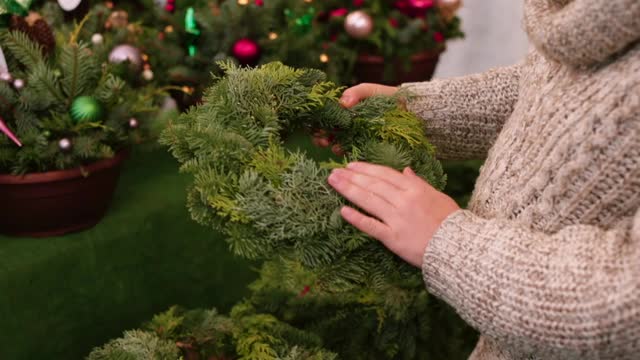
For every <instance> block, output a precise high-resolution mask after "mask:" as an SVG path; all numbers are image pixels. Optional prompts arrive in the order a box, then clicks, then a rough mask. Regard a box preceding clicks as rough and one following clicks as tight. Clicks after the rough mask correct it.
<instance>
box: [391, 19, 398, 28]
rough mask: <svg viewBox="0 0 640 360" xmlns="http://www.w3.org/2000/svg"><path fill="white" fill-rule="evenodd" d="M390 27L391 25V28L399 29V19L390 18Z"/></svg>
mask: <svg viewBox="0 0 640 360" xmlns="http://www.w3.org/2000/svg"><path fill="white" fill-rule="evenodd" d="M389 25H391V27H393V28H397V27H398V25H399V23H398V19H396V18H389Z"/></svg>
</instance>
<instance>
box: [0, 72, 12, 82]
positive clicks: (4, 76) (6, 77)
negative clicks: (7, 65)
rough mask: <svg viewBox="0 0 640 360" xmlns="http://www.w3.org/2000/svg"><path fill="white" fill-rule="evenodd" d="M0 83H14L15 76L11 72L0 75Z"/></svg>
mask: <svg viewBox="0 0 640 360" xmlns="http://www.w3.org/2000/svg"><path fill="white" fill-rule="evenodd" d="M0 81H4V82H13V76H11V73H9V72H3V73H0Z"/></svg>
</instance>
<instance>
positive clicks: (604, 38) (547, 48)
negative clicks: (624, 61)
mask: <svg viewBox="0 0 640 360" xmlns="http://www.w3.org/2000/svg"><path fill="white" fill-rule="evenodd" d="M555 2H556V3H558V2H561V1H555ZM565 2H566V1H565ZM553 3H554V2H553V1H549V0H526V5H525V27H526V29H527V32H528V33H529V39H530V40H531V41H532V42H533V43H534V44H535V45H536V47H537V48H538V49H539V50H540V51H541V52H542V53H544V54H546V55H547V56H548V57H549V58H551V59H553V60H556V61H558V62H561V63H564V64H569V65H574V66H583V65H586V66H588V65H592V64H595V63H599V62H602V61H604V60H606V59H607V58H609V57H610V56H612V55H614V54H616V53H619V52H621V51H622V50H623V49H625V48H626V47H627V46H629V45H630V44H632V43H634V42H636V41H638V40H640V1H638V0H606V1H603V0H573V1H571V2H569V3H568V4H566V5H564V6H559V5H557V4H553Z"/></svg>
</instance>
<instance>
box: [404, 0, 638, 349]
mask: <svg viewBox="0 0 640 360" xmlns="http://www.w3.org/2000/svg"><path fill="white" fill-rule="evenodd" d="M524 22H525V28H526V31H527V33H528V35H529V39H530V40H531V42H532V44H533V45H534V46H533V48H532V50H531V52H530V54H529V55H528V56H527V58H526V59H525V60H524V61H523V62H522V63H520V64H517V65H514V66H511V67H506V68H500V69H495V70H491V71H489V72H487V73H484V74H480V75H473V76H468V77H462V78H455V79H449V80H435V81H431V82H427V83H411V84H405V85H403V86H404V87H406V88H408V89H409V90H410V91H411V92H413V93H414V94H415V97H414V98H411V99H409V101H408V104H407V106H408V108H409V109H410V110H412V111H413V112H415V113H416V114H418V115H419V116H420V117H422V118H423V119H424V122H425V127H426V131H427V134H428V136H429V138H430V139H431V140H432V141H433V142H434V143H435V145H436V146H437V149H438V153H439V155H440V156H441V157H442V158H456V159H465V158H478V157H482V158H485V157H486V161H485V164H484V166H483V167H482V169H481V174H480V177H479V178H478V180H477V183H476V187H475V190H474V193H473V196H472V199H471V201H470V204H469V206H468V209H466V210H459V211H457V212H455V213H453V214H452V215H450V216H449V217H448V218H447V219H446V220H445V221H444V222H443V223H442V225H441V226H440V228H439V229H438V231H437V233H436V234H435V235H434V236H433V238H432V239H431V240H430V242H429V244H428V245H427V248H426V250H425V254H424V262H423V266H422V270H423V275H424V280H425V283H426V286H427V288H428V290H429V291H430V292H431V293H433V294H435V295H436V296H438V297H441V298H442V299H444V300H445V301H447V302H448V303H449V304H450V305H452V306H453V307H454V308H455V309H456V310H457V311H458V313H459V314H460V315H461V316H462V317H463V318H464V319H465V320H466V321H467V322H468V323H469V324H471V325H472V326H474V327H475V328H476V329H478V330H479V332H480V333H481V338H480V342H479V343H478V345H477V346H476V349H475V350H474V352H473V353H472V355H471V358H472V359H475V360H484V359H545V360H546V359H638V358H640V1H638V0H608V1H605V0H526V1H525V21H524Z"/></svg>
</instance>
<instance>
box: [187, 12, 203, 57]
mask: <svg viewBox="0 0 640 360" xmlns="http://www.w3.org/2000/svg"><path fill="white" fill-rule="evenodd" d="M184 30H185V31H186V32H187V34H188V39H187V46H188V50H189V56H196V52H197V48H196V42H197V40H198V37H199V36H200V29H198V23H197V22H196V12H195V10H194V9H193V7H189V8H188V9H187V13H186V14H185V16H184Z"/></svg>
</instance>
